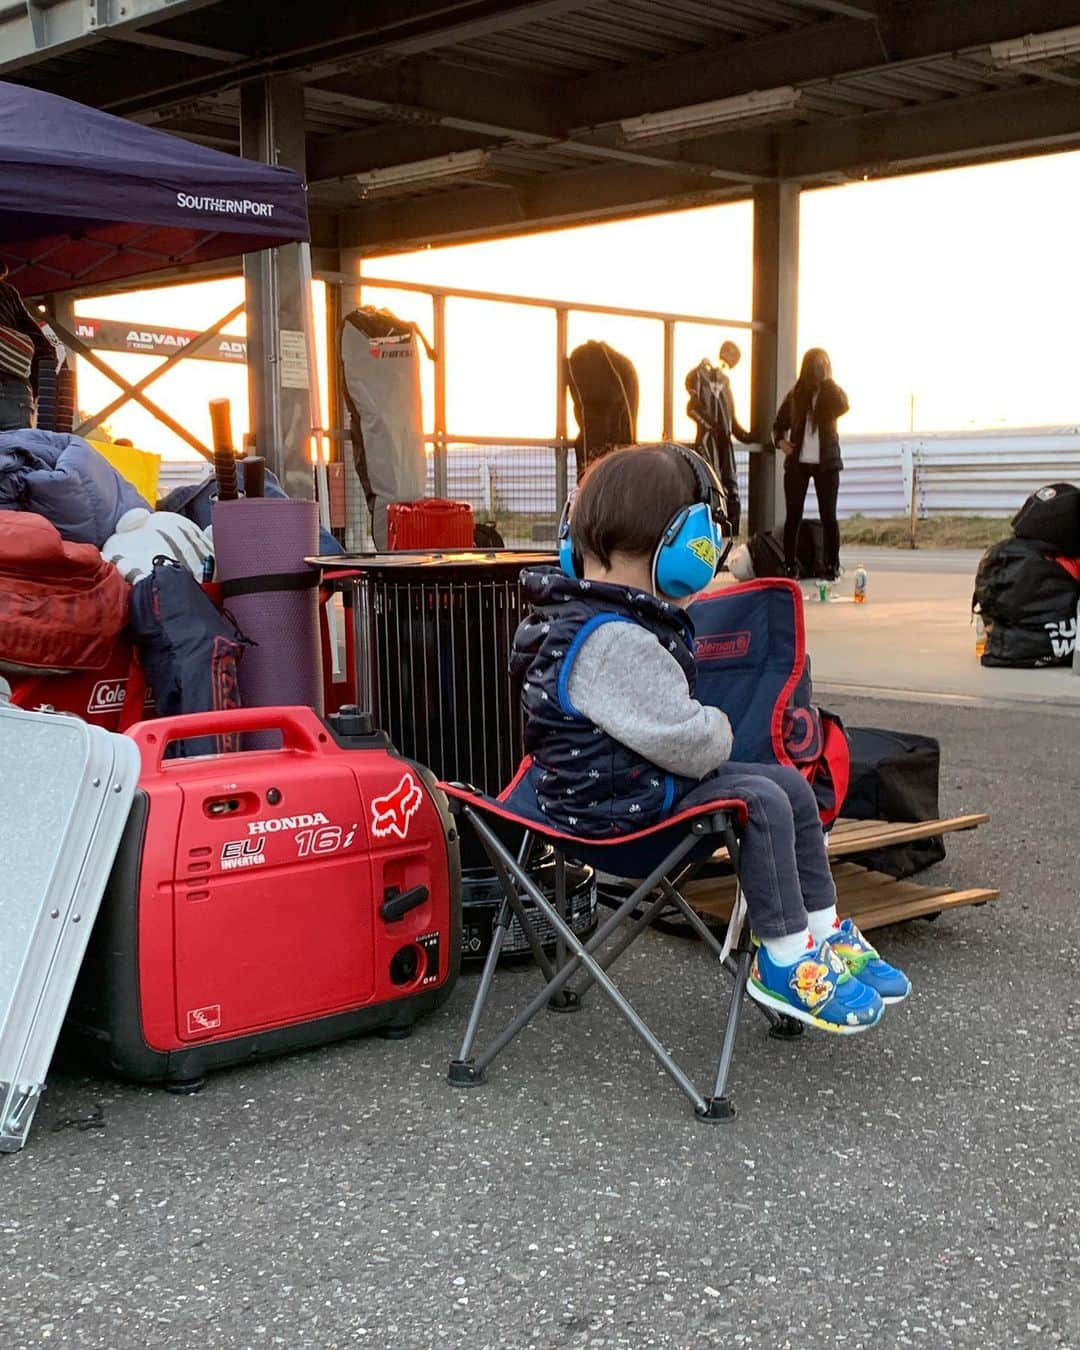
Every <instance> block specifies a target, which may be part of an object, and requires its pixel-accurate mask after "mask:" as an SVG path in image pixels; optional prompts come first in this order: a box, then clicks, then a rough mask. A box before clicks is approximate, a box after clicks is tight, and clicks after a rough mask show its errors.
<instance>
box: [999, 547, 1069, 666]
mask: <svg viewBox="0 0 1080 1350" xmlns="http://www.w3.org/2000/svg"><path fill="white" fill-rule="evenodd" d="M1078 599H1080V585H1078V584H1077V581H1076V579H1075V577H1074V576H1073V574H1072V573H1071V572H1070V571H1068V570H1067V569H1066V568H1065V567H1063V566H1062V565H1061V563H1060V562H1058V560H1057V559H1056V558H1055V557H1054V556H1053V554H1052V553H1051V552H1050V551H1049V549H1048V548H1047V547H1046V545H1044V544H1039V543H1037V542H1036V541H1034V540H1032V539H1003V540H1002V541H1001V542H1000V543H998V544H993V545H992V546H991V547H990V548H988V549H987V550H986V552H985V553H984V554H983V556H982V559H981V560H980V562H979V570H978V572H977V573H976V575H975V593H974V595H973V597H972V608H977V609H978V610H979V612H980V614H981V615H982V617H983V619H984V620H985V621H986V624H987V628H988V630H989V631H988V633H987V641H986V651H985V653H984V654H983V658H982V663H983V665H984V666H1028V667H1032V666H1053V665H1061V664H1064V663H1065V662H1066V661H1068V660H1069V658H1070V657H1071V655H1072V651H1073V647H1074V646H1075V643H1076V604H1077V600H1078Z"/></svg>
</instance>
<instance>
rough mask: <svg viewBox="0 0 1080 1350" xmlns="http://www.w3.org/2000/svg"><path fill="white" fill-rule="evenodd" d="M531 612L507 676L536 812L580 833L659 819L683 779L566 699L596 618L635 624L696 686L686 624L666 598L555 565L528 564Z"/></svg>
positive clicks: (685, 783)
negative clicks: (531, 768) (517, 685)
mask: <svg viewBox="0 0 1080 1350" xmlns="http://www.w3.org/2000/svg"><path fill="white" fill-rule="evenodd" d="M521 585H522V590H523V591H524V594H525V597H526V599H527V600H528V601H529V602H530V603H531V605H532V613H531V614H530V615H529V617H528V618H527V619H525V620H524V621H523V623H522V624H521V626H520V627H519V628H518V630H517V634H516V635H515V638H514V650H513V655H512V657H511V662H510V671H511V674H512V675H514V676H515V677H516V678H519V679H521V680H522V690H521V701H522V708H523V710H524V714H525V749H526V751H527V753H528V754H530V755H531V756H532V758H533V762H534V764H535V766H536V774H535V779H534V781H535V786H536V795H537V799H538V801H539V803H540V808H541V810H543V811H544V813H545V815H547V817H548V818H549V819H550V820H551V822H552V824H553V825H555V826H556V827H557V828H558V829H560V830H565V831H567V832H568V833H571V834H577V835H580V836H582V837H583V838H586V839H603V838H605V837H607V836H609V835H613V834H616V835H618V834H629V833H631V832H632V831H634V830H640V829H644V828H646V827H647V826H649V825H654V824H655V823H656V822H657V821H658V820H661V819H662V818H663V817H664V816H665V815H666V814H667V813H668V812H669V811H670V810H671V808H672V806H673V804H674V803H675V802H676V801H677V800H678V799H679V798H680V797H681V796H682V795H683V794H684V793H685V792H686V791H687V789H688V788H689V787H690V786H691V780H690V779H687V778H680V777H677V776H676V775H674V774H670V773H667V772H665V771H664V770H663V769H659V768H657V766H656V765H655V764H650V763H649V761H648V760H646V759H642V757H641V756H640V755H638V754H636V753H635V752H634V751H633V750H630V749H628V748H627V747H626V746H625V745H620V744H619V742H618V741H615V740H613V739H612V738H611V737H610V736H608V735H607V734H606V733H605V732H604V731H602V730H601V729H600V728H599V727H597V726H594V725H593V724H592V723H591V722H590V721H588V719H587V718H585V717H583V716H582V715H581V713H579V712H578V711H577V709H576V708H574V706H573V705H572V704H571V702H570V698H569V694H568V689H569V685H570V671H571V668H572V666H573V662H574V658H575V656H576V655H577V653H578V652H579V651H580V650H581V647H582V646H583V644H584V642H585V640H586V639H587V638H588V637H589V635H590V634H591V633H593V632H594V631H595V630H596V628H598V627H599V626H600V625H601V624H604V623H636V624H639V625H640V626H641V627H642V628H647V629H648V630H649V632H650V633H653V634H655V635H656V638H657V640H658V641H659V642H661V643H662V644H663V645H664V647H666V648H667V650H668V651H670V652H671V654H672V655H673V656H674V657H675V659H676V660H677V661H678V663H679V665H680V666H681V667H682V668H683V670H684V671H685V672H686V678H687V682H688V683H689V686H690V692H691V693H693V692H694V680H695V674H696V671H695V667H694V656H693V628H692V627H691V624H690V621H689V619H687V617H686V615H685V614H684V613H683V612H682V611H681V610H679V609H676V607H675V606H674V605H669V604H667V603H666V601H663V600H658V599H657V598H656V597H655V596H652V595H646V594H645V593H644V592H643V591H634V590H629V589H627V588H626V587H625V586H609V585H606V584H604V583H601V582H589V581H575V580H573V579H572V578H570V577H567V576H564V574H563V573H562V572H561V571H560V570H559V569H558V568H542V569H535V570H532V569H530V570H528V571H525V572H523V573H522V574H521Z"/></svg>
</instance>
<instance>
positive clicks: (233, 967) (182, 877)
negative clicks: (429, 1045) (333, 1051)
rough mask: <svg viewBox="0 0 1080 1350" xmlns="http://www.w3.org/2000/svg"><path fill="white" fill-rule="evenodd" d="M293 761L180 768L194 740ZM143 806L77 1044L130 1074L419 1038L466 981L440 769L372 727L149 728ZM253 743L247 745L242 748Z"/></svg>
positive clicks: (279, 721) (232, 760)
mask: <svg viewBox="0 0 1080 1350" xmlns="http://www.w3.org/2000/svg"><path fill="white" fill-rule="evenodd" d="M267 730H273V731H277V732H279V733H280V736H281V746H280V748H278V749H269V750H261V749H260V750H237V751H235V752H233V753H228V754H221V755H209V756H205V757H200V758H171V757H169V756H167V755H166V751H167V749H168V747H169V746H170V745H171V744H172V743H173V742H176V741H179V740H182V739H184V738H186V737H194V736H207V735H226V734H229V733H232V734H234V735H242V734H243V733H246V732H253V731H267ZM129 734H130V735H131V736H132V737H133V738H134V740H135V742H136V744H137V745H138V747H139V750H140V752H141V755H142V772H141V776H140V779H139V790H138V792H137V794H136V798H135V803H134V806H133V808H132V812H131V816H130V818H129V820H128V825H127V829H126V832H125V835H124V839H123V842H122V844H121V847H120V852H119V854H118V856H117V860H116V863H115V866H114V868H113V873H112V877H111V879H110V882H109V886H108V889H107V891H106V894H105V899H104V900H103V901H102V905H101V910H100V913H99V916H98V919H97V921H96V923H95V925H94V932H93V936H92V938H91V943H90V949H89V951H88V953H87V956H86V960H85V962H84V964H83V968H82V972H81V975H80V977H79V983H78V985H77V987H76V990H75V994H74V996H73V998H72V1003H71V1008H70V1011H69V1014H68V1022H67V1028H66V1037H67V1040H68V1042H69V1044H70V1043H71V1042H73V1041H74V1042H75V1045H76V1048H78V1049H81V1050H83V1051H84V1052H85V1051H89V1052H90V1054H91V1056H92V1057H93V1058H94V1059H96V1060H97V1061H98V1062H100V1063H103V1064H104V1065H105V1066H107V1067H108V1068H110V1069H112V1070H113V1071H114V1072H116V1073H119V1074H120V1075H122V1076H123V1077H126V1078H131V1079H135V1080H137V1081H140V1082H164V1083H166V1084H167V1085H170V1086H173V1087H174V1088H180V1089H182V1088H184V1087H189V1088H190V1087H194V1086H196V1085H197V1084H198V1081H199V1080H200V1079H201V1077H202V1075H203V1074H204V1073H205V1072H206V1071H207V1070H209V1069H215V1068H220V1067H223V1066H224V1065H228V1064H236V1063H239V1062H240V1061H243V1060H248V1059H253V1058H258V1057H262V1056H266V1055H275V1054H281V1053H284V1052H287V1051H291V1050H297V1049H301V1048H303V1047H307V1046H313V1045H318V1044H321V1043H323V1042H326V1041H331V1040H336V1039H340V1038H342V1037H345V1036H351V1035H353V1034H355V1033H358V1032H364V1031H374V1030H381V1031H382V1032H383V1034H385V1035H391V1036H393V1035H407V1034H408V1030H409V1028H410V1027H411V1025H412V1023H413V1022H414V1021H415V1020H416V1019H417V1018H418V1017H420V1016H422V1015H423V1014H425V1013H428V1012H431V1011H432V1010H433V1009H435V1008H437V1007H438V1006H439V1005H440V1004H441V1003H442V1002H443V1001H444V1000H445V999H446V998H447V996H448V995H449V993H450V991H451V989H452V988H453V985H454V982H455V980H456V979H457V974H458V967H459V963H460V952H461V869H460V863H459V858H458V839H457V834H456V831H455V828H454V825H453V822H452V820H451V818H450V815H449V812H448V811H447V808H446V802H445V799H444V798H443V796H442V794H441V793H440V792H439V789H438V788H437V787H436V785H435V780H434V778H433V777H432V775H431V774H430V772H429V771H428V770H426V769H424V768H421V767H420V766H419V765H417V764H413V763H411V762H409V761H407V760H404V759H401V758H400V757H399V756H398V755H397V754H396V752H395V751H394V750H393V749H392V747H391V746H390V744H389V742H388V740H387V738H386V737H385V736H384V735H383V734H382V733H381V732H376V731H373V730H372V727H371V722H370V718H369V717H367V716H366V715H365V714H361V713H360V712H359V711H358V710H357V709H355V708H347V709H343V710H342V711H341V712H340V713H338V714H336V715H334V716H332V717H330V718H328V719H327V721H326V722H325V723H324V722H323V721H321V720H320V719H319V718H318V717H317V716H316V714H315V713H314V712H312V711H311V709H309V708H244V709H237V710H231V711H222V712H212V713H198V714H195V715H192V716H186V717H174V718H162V719H161V720H159V721H154V722H141V723H139V724H138V725H136V726H134V727H133V728H132V729H131V731H130V733H129ZM237 743H239V742H237Z"/></svg>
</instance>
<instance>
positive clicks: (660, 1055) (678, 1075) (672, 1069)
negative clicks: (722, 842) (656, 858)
mask: <svg viewBox="0 0 1080 1350" xmlns="http://www.w3.org/2000/svg"><path fill="white" fill-rule="evenodd" d="M470 815H471V816H472V824H473V827H474V828H475V829H476V831H477V833H478V834H479V835H480V838H481V840H483V842H484V846H485V849H486V850H487V852H488V854H489V856H491V857H492V860H493V861H494V858H495V857H496V856H498V857H499V858H500V860H501V861H502V863H503V865H504V866H506V865H507V863H508V862H510V861H512V859H510V857H509V855H508V854H507V853H506V850H505V848H504V847H503V844H502V841H501V840H500V839H499V837H498V835H496V834H495V833H494V832H493V831H492V830H491V829H490V828H489V827H488V825H487V824H486V822H484V821H483V820H481V819H480V818H479V817H478V816H476V815H475V814H474V813H470ZM695 842H696V841H695V840H693V839H691V840H688V841H687V847H686V851H687V852H688V851H689V850H690V849H691V848H693V846H694V844H695ZM666 861H667V862H668V866H669V867H670V865H671V860H666ZM520 881H521V886H522V889H523V890H524V891H525V893H526V894H527V895H528V896H529V898H530V899H531V900H532V902H533V904H534V905H536V906H537V908H538V909H539V910H540V912H541V913H542V914H543V915H544V917H545V918H546V919H547V920H548V922H549V923H550V924H551V926H552V927H553V928H554V929H555V931H556V933H560V934H561V935H562V937H563V939H564V940H565V942H566V944H567V946H568V947H569V948H570V950H571V952H572V953H573V956H572V957H571V958H570V959H569V960H568V961H567V963H566V965H565V966H564V967H563V969H562V970H561V971H560V972H559V973H558V974H557V975H556V977H555V979H554V980H552V981H551V982H550V983H549V985H548V986H547V988H545V989H544V990H542V991H541V993H540V995H539V996H538V997H537V998H534V999H533V1001H532V1003H530V1004H529V1006H528V1007H527V1008H525V1009H524V1010H523V1011H522V1012H521V1013H519V1014H518V1016H517V1017H515V1018H514V1020H513V1021H512V1022H511V1023H510V1025H509V1026H508V1027H507V1028H506V1029H505V1030H504V1031H503V1032H502V1034H501V1035H500V1036H498V1037H496V1039H495V1041H494V1042H493V1043H492V1044H491V1045H490V1046H489V1047H488V1049H487V1050H486V1051H485V1053H484V1054H483V1055H482V1056H481V1057H480V1058H479V1059H478V1060H477V1061H476V1067H477V1068H478V1069H480V1070H481V1071H482V1070H483V1069H486V1067H487V1065H488V1064H490V1063H491V1061H492V1060H493V1059H494V1058H495V1056H496V1055H497V1054H498V1053H499V1051H500V1050H502V1049H503V1048H504V1047H505V1046H506V1045H508V1044H509V1043H510V1041H512V1040H513V1039H514V1037H515V1036H516V1035H517V1034H518V1032H519V1031H520V1030H521V1029H522V1028H523V1027H524V1026H525V1025H526V1024H527V1023H528V1022H530V1021H531V1020H532V1018H533V1017H534V1016H535V1015H536V1013H537V1012H538V1011H539V1009H540V1007H542V1006H543V1004H544V1003H545V1002H546V1001H547V1000H548V999H549V998H550V997H551V995H552V994H554V993H556V992H557V991H558V989H561V988H562V985H563V984H564V983H565V981H566V979H568V978H569V977H570V975H571V974H572V973H573V970H574V969H575V963H576V962H581V963H583V964H584V965H585V966H586V968H587V969H588V970H589V972H590V973H591V975H592V976H593V979H594V980H595V981H596V982H597V984H599V986H600V988H601V989H602V990H603V991H604V993H605V994H606V995H607V996H608V998H609V999H610V1000H611V1002H612V1003H613V1004H614V1006H615V1007H616V1009H617V1010H618V1011H619V1012H620V1013H621V1014H622V1015H623V1017H624V1018H625V1020H626V1021H627V1023H628V1024H629V1025H630V1027H631V1028H632V1030H633V1031H634V1032H635V1033H636V1034H637V1035H638V1036H639V1037H640V1038H641V1040H642V1041H644V1043H645V1045H646V1046H647V1047H648V1049H649V1051H650V1052H651V1054H652V1056H653V1058H654V1059H655V1060H656V1061H657V1063H658V1064H659V1065H660V1067H661V1068H662V1069H663V1070H664V1072H665V1073H666V1074H667V1075H668V1076H669V1077H670V1078H671V1079H672V1081H673V1082H674V1083H675V1085H676V1087H678V1088H679V1090H680V1091H681V1092H682V1093H683V1094H684V1095H685V1096H686V1097H687V1098H688V1099H689V1100H690V1102H691V1104H692V1105H693V1107H694V1110H695V1111H696V1112H697V1113H698V1114H699V1115H704V1114H705V1113H706V1112H707V1111H708V1103H707V1102H706V1101H705V1098H704V1097H703V1096H702V1095H701V1093H700V1092H699V1091H698V1090H697V1088H696V1087H695V1086H694V1084H693V1083H692V1082H691V1081H690V1079H689V1078H688V1077H687V1076H686V1074H685V1073H684V1072H683V1070H682V1069H681V1068H680V1067H679V1065H678V1064H676V1062H675V1060H674V1059H672V1057H671V1056H670V1055H669V1054H668V1052H667V1051H666V1050H665V1049H664V1047H663V1046H662V1045H661V1044H660V1042H659V1041H658V1040H657V1038H656V1037H655V1036H654V1035H653V1033H652V1031H651V1030H650V1029H649V1027H648V1026H647V1025H646V1023H645V1022H644V1021H642V1019H641V1018H640V1017H639V1016H638V1014H637V1012H636V1011H635V1009H634V1008H633V1006H632V1005H631V1004H630V1003H629V1002H628V1001H627V999H626V998H625V997H624V996H623V995H622V993H621V992H620V991H619V989H618V988H617V987H616V986H615V985H614V984H613V983H612V981H611V980H610V979H609V978H608V975H607V974H606V972H605V971H604V970H603V968H602V967H601V966H600V965H599V964H598V963H597V961H596V958H595V957H594V956H593V955H592V953H591V952H590V951H589V950H587V949H586V947H585V946H584V944H583V943H582V942H581V940H580V939H579V938H578V936H577V934H576V933H575V932H574V931H573V929H572V928H570V927H569V926H568V925H567V924H566V922H565V921H564V920H563V918H562V916H561V915H560V914H559V913H558V911H557V910H556V909H555V908H554V906H553V905H552V904H551V902H550V901H549V900H548V898H547V896H546V895H544V893H543V891H541V890H540V888H539V887H538V886H536V884H535V883H534V882H533V881H532V880H531V879H530V878H529V877H526V876H522V877H521V878H520ZM657 881H658V879H657V878H653V879H650V883H649V891H651V890H653V889H654V888H655V886H656V885H657ZM631 899H634V897H631ZM635 904H636V900H635ZM632 907H633V906H631V908H632ZM616 913H618V911H616ZM594 941H595V939H594Z"/></svg>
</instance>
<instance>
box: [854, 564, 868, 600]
mask: <svg viewBox="0 0 1080 1350" xmlns="http://www.w3.org/2000/svg"><path fill="white" fill-rule="evenodd" d="M868 579H869V578H868V576H867V572H866V568H865V567H862V566H861V565H860V566H859V567H856V569H855V578H854V580H855V603H856V604H857V605H865V604H866V583H867V581H868Z"/></svg>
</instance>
